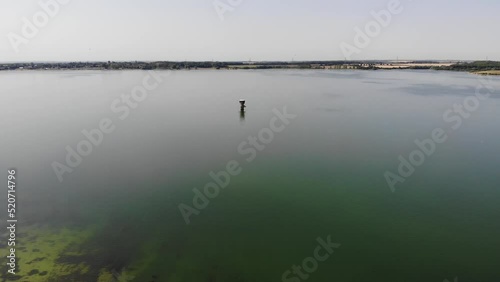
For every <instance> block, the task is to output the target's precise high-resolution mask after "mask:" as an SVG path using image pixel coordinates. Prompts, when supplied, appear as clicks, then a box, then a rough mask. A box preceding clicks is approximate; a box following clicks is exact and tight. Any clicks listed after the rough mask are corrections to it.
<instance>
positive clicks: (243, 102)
mask: <svg viewBox="0 0 500 282" xmlns="http://www.w3.org/2000/svg"><path fill="white" fill-rule="evenodd" d="M245 103H246V101H245V99H240V105H241V110H242V111H243V110H245V107H246V106H245Z"/></svg>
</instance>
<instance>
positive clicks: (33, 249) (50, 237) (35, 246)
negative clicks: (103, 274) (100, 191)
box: [16, 226, 94, 282]
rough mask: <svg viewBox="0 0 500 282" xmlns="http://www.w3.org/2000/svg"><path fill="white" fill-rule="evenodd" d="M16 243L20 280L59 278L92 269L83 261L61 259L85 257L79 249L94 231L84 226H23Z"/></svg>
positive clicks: (29, 281) (34, 280) (33, 280)
mask: <svg viewBox="0 0 500 282" xmlns="http://www.w3.org/2000/svg"><path fill="white" fill-rule="evenodd" d="M19 234H20V235H21V236H20V237H21V239H20V240H19V242H18V244H17V246H16V247H17V248H16V249H17V250H18V264H17V272H16V275H17V276H18V277H21V278H20V279H19V280H18V281H27V282H38V281H40V282H42V281H60V280H61V279H62V278H63V277H77V276H85V275H86V274H87V273H88V272H89V270H90V268H89V265H88V264H86V263H84V262H76V261H68V262H64V261H62V262H61V258H64V257H67V256H72V257H75V256H83V255H85V254H86V252H87V251H86V250H83V249H81V248H79V246H81V245H82V244H83V243H84V242H86V241H87V240H88V239H89V238H91V237H92V235H93V234H94V230H93V229H92V228H90V229H88V228H87V229H81V228H51V227H36V226H32V227H24V228H23V229H22V230H21V231H20V232H19Z"/></svg>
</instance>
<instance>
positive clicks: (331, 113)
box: [0, 70, 500, 282]
mask: <svg viewBox="0 0 500 282" xmlns="http://www.w3.org/2000/svg"><path fill="white" fill-rule="evenodd" d="M158 74H159V75H160V76H161V77H162V80H163V82H162V83H161V84H160V85H159V86H158V87H157V88H156V89H154V90H152V91H150V92H149V95H148V96H147V97H146V98H145V99H144V101H142V102H140V103H138V104H137V105H134V107H135V108H131V109H130V115H129V116H128V117H127V118H125V119H123V120H121V119H120V118H119V116H120V113H116V111H113V110H112V108H111V105H112V104H113V103H114V101H115V100H116V99H120V97H121V95H123V94H125V95H129V94H130V91H131V90H132V89H133V88H134V87H135V86H137V85H141V83H142V80H143V78H144V77H145V76H147V75H148V73H147V72H144V71H124V72H120V71H113V72H101V71H69V72H65V71H60V72H51V71H44V72H30V71H16V72H2V73H0V104H1V105H2V111H1V112H0V128H1V138H0V152H1V176H0V179H1V181H2V183H6V179H7V169H8V168H12V167H13V168H16V169H17V170H18V175H17V176H18V179H17V181H18V191H17V201H18V208H17V215H18V218H19V220H20V221H19V223H18V226H19V227H18V237H19V238H18V240H19V242H18V245H17V248H18V249H17V256H18V258H19V262H18V263H19V273H18V275H17V276H16V277H15V278H17V279H19V281H141V282H142V281H169V282H170V281H174V282H176V281H210V282H212V281H230V282H232V281H245V282H250V281H263V282H266V281H290V282H298V281H304V279H305V278H307V281H342V282H350V281H352V282H355V281H356V282H366V281H384V282H392V281H394V282H396V281H407V282H423V281H426V282H434V281H435V282H441V281H443V280H444V279H449V280H450V281H451V280H452V279H454V278H455V277H458V280H459V281H482V282H487V281H499V279H500V270H499V268H498V262H499V261H500V240H499V235H500V220H499V219H500V205H499V203H500V185H499V184H500V178H499V167H500V155H499V152H500V142H499V140H500V129H499V124H500V111H499V108H500V99H499V98H500V94H499V93H500V92H499V91H500V79H499V78H491V79H489V80H487V81H486V83H487V86H488V87H489V88H487V89H486V88H483V89H482V91H481V93H488V91H489V92H491V93H492V94H491V97H490V98H489V99H486V100H481V101H480V103H479V105H478V106H477V109H474V111H469V112H466V114H468V115H470V117H469V118H467V119H465V118H460V119H462V121H463V123H462V124H461V125H460V126H458V128H457V129H456V130H455V129H453V127H452V126H454V125H457V124H458V121H457V119H458V117H460V115H458V114H455V113H452V114H450V115H449V116H448V117H449V118H450V119H452V120H453V122H451V121H446V120H444V119H443V114H444V113H446V112H447V111H448V110H449V109H451V110H453V106H454V104H462V103H463V102H464V100H465V99H467V97H470V96H473V95H474V94H475V91H476V87H477V86H481V85H482V84H484V83H485V82H484V81H483V82H481V81H480V77H477V76H474V75H470V74H466V73H452V72H434V71H377V72H375V71H312V70H310V71H309V70H308V71H298V70H290V71H286V70H276V71H176V72H171V73H170V72H158ZM240 98H245V99H246V100H247V109H246V113H245V114H244V115H242V114H241V113H240V111H239V105H238V100H239V99H240ZM469 100H470V99H469ZM120 105H123V104H122V103H121V102H120ZM285 107H286V109H287V112H289V113H290V114H294V115H296V116H297V117H296V118H295V119H293V120H291V121H290V123H289V124H288V125H286V127H285V129H284V130H283V131H282V132H276V133H275V134H274V138H273V139H272V141H271V142H269V143H268V144H264V146H265V148H260V149H262V150H258V151H257V154H256V156H255V159H253V160H251V161H248V160H247V159H248V158H249V157H250V154H249V153H247V154H241V153H240V152H238V146H239V145H240V144H241V143H242V142H244V141H248V137H249V136H258V134H259V132H260V131H261V130H262V129H263V128H268V127H269V124H270V121H271V120H273V117H274V116H275V114H274V113H273V110H274V109H277V110H279V111H283V109H284V108H285ZM468 115H467V116H468ZM104 118H109V119H110V120H111V121H112V123H113V126H114V127H115V130H114V131H113V132H112V133H110V134H105V135H104V138H103V141H102V143H101V144H100V145H99V146H94V147H93V149H92V152H91V153H90V154H89V155H88V156H84V157H83V158H82V162H81V164H80V165H78V166H77V167H75V168H74V169H73V172H71V173H67V174H64V176H63V181H62V182H59V181H58V178H57V176H56V173H55V172H54V170H53V168H52V164H53V163H54V162H59V163H61V164H64V163H65V158H66V154H67V151H66V147H67V146H70V147H72V148H73V149H75V148H76V146H77V144H78V143H79V142H81V141H82V140H86V137H85V136H84V135H83V134H82V131H83V130H89V131H90V130H92V129H94V128H98V126H99V122H100V121H101V120H102V119H104ZM436 128H442V129H443V130H444V132H445V133H446V134H447V137H448V138H447V140H446V142H444V143H442V144H438V145H437V147H436V149H435V153H434V154H432V155H431V156H429V157H426V159H425V161H424V163H423V164H422V165H421V166H419V167H416V169H415V172H414V173H413V174H412V175H411V176H410V177H408V178H406V180H405V182H404V183H398V184H396V189H395V192H394V193H393V192H392V191H391V189H390V188H389V186H388V184H387V182H386V179H385V177H384V173H386V171H391V172H394V173H397V171H398V165H399V164H400V161H399V160H398V157H399V156H400V155H401V156H403V157H404V158H406V159H408V157H409V155H410V153H412V152H413V151H414V150H416V149H418V147H417V146H416V145H415V143H414V141H415V140H416V139H419V140H424V139H426V138H430V137H432V132H433V130H434V129H436ZM245 148H250V146H249V145H248V146H246V147H245ZM233 160H234V161H237V162H238V163H239V167H240V168H241V170H242V171H241V173H240V174H239V175H237V176H234V177H232V178H231V179H230V183H229V185H228V186H227V187H226V188H225V189H222V190H221V191H220V194H219V195H218V196H217V197H216V198H214V199H211V200H210V202H209V204H208V206H207V207H206V208H205V209H203V210H201V211H199V214H197V215H192V216H191V217H190V224H189V225H187V224H186V223H185V221H184V219H183V216H182V214H181V212H180V211H179V205H180V204H181V203H183V204H187V205H190V206H193V202H192V201H193V197H194V194H193V188H198V189H200V190H202V189H203V187H204V186H205V185H206V184H207V183H210V182H211V181H212V179H211V177H210V176H209V173H210V172H212V171H213V172H220V171H223V170H225V168H226V164H227V163H228V162H229V161H233ZM2 187H5V185H4V186H2ZM5 194H6V193H1V195H0V199H1V203H0V208H1V209H2V212H1V214H2V222H1V223H0V224H1V227H2V230H6V229H5V228H4V225H5V220H4V218H5V216H4V215H6V213H5V212H4V211H5V210H6V207H5V205H6V195H5ZM2 233H3V234H2V236H7V235H8V234H7V233H4V231H2ZM328 236H330V238H331V241H332V242H334V243H339V244H341V245H340V247H338V248H336V249H335V252H334V253H333V254H331V255H330V256H329V258H328V259H327V260H326V261H324V262H319V263H318V265H317V269H315V271H313V272H312V273H308V272H306V271H305V270H302V271H303V272H304V273H303V274H302V276H303V278H302V279H301V278H300V276H301V275H300V274H298V273H297V274H294V273H293V269H292V266H293V265H300V266H301V267H302V262H303V261H304V259H306V261H308V260H307V258H308V257H313V256H314V251H315V249H316V247H317V246H318V242H317V238H323V239H324V240H327V237H328ZM2 241H3V242H5V241H4V240H2ZM1 247H2V250H3V252H2V257H5V256H4V253H6V252H5V250H6V249H7V248H6V246H5V243H2V245H1ZM321 252H323V251H321ZM321 254H323V253H321ZM310 262H311V261H310V260H309V263H310ZM3 265H4V263H2V267H3V268H2V275H4V274H5V266H3ZM306 267H308V268H309V269H310V268H311V267H312V268H316V267H315V265H313V264H310V265H309V266H307V265H306ZM33 270H37V271H38V272H36V271H33ZM287 270H290V272H291V273H289V275H285V278H286V279H288V280H283V278H282V275H283V274H284V273H285V272H286V271H287ZM2 279H5V276H2ZM3 281H5V280H3Z"/></svg>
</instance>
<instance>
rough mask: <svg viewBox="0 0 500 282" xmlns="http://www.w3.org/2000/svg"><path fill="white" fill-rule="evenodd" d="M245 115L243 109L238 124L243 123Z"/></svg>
mask: <svg viewBox="0 0 500 282" xmlns="http://www.w3.org/2000/svg"><path fill="white" fill-rule="evenodd" d="M245 115H246V112H245V109H241V110H240V122H241V123H245Z"/></svg>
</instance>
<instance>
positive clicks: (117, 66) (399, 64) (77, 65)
mask: <svg viewBox="0 0 500 282" xmlns="http://www.w3.org/2000/svg"><path fill="white" fill-rule="evenodd" d="M203 69H215V70H220V69H226V70H259V69H260V70H262V69H301V70H306V69H312V70H322V69H323V70H448V71H462V72H470V73H473V74H478V75H500V62H494V61H476V62H452V61H307V62H169V61H161V62H111V61H108V62H61V63H3V64H0V71H2V70H3V71H9V70H10V71H12V70H42V71H43V70H203Z"/></svg>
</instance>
